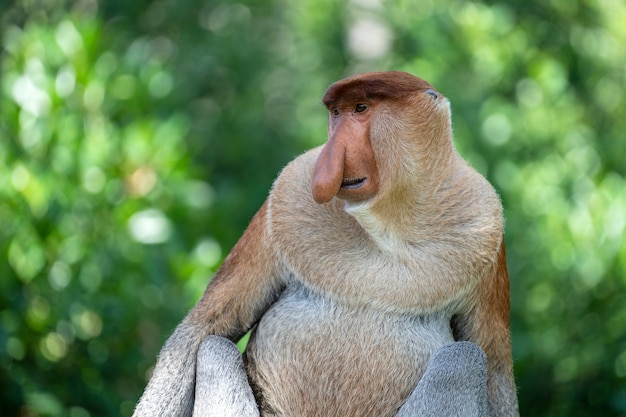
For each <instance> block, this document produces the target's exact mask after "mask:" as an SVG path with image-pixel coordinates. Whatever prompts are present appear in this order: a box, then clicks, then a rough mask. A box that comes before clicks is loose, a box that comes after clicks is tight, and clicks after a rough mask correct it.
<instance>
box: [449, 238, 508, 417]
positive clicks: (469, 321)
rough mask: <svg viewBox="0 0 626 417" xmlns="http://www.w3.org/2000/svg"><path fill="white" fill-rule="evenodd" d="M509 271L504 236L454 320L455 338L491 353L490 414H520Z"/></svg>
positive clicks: (503, 415)
mask: <svg viewBox="0 0 626 417" xmlns="http://www.w3.org/2000/svg"><path fill="white" fill-rule="evenodd" d="M509 310H510V295H509V272H508V269H507V266H506V249H505V244H504V240H502V243H501V245H500V250H499V252H498V257H497V260H496V262H495V263H494V265H492V267H491V268H490V269H489V270H488V271H487V274H486V276H485V278H484V282H482V283H481V284H480V285H477V286H476V287H475V288H474V290H473V292H472V293H471V295H470V297H469V305H468V308H467V309H466V311H465V312H463V313H462V314H460V315H459V316H458V317H457V318H456V319H455V321H454V322H453V328H454V332H455V339H457V340H468V341H470V342H473V343H475V344H477V345H478V346H480V347H481V348H482V350H483V351H484V352H485V354H486V355H487V364H488V367H487V377H488V386H487V392H488V394H489V415H492V416H498V417H517V416H519V411H518V404H517V392H516V390H515V379H514V377H513V359H512V356H511V340H510V332H509V314H510V313H509Z"/></svg>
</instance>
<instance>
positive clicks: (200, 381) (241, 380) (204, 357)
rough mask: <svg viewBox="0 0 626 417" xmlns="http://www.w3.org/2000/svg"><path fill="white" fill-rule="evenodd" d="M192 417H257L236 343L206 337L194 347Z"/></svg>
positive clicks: (254, 403) (219, 338)
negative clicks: (195, 358)
mask: <svg viewBox="0 0 626 417" xmlns="http://www.w3.org/2000/svg"><path fill="white" fill-rule="evenodd" d="M193 417H259V410H258V407H257V405H256V401H255V400H254V395H253V394H252V389H251V388H250V385H249V384H248V377H247V376H246V371H245V369H244V367H243V360H242V359H241V355H240V354H239V350H237V346H235V344H234V343H233V342H231V341H230V340H228V339H225V338H223V337H219V336H208V337H207V338H206V339H205V340H204V342H202V345H201V346H200V350H198V362H197V372H196V393H195V401H194V406H193Z"/></svg>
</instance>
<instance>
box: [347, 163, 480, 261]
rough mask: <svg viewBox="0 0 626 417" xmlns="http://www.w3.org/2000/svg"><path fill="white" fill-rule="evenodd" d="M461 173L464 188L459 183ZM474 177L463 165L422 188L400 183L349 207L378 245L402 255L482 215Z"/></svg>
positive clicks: (461, 227) (349, 212) (460, 228)
mask: <svg viewBox="0 0 626 417" xmlns="http://www.w3.org/2000/svg"><path fill="white" fill-rule="evenodd" d="M459 177H461V179H462V180H463V181H461V184H463V186H464V189H460V188H459V186H458V184H459ZM474 177H475V175H474V174H473V171H471V170H470V171H468V170H466V169H465V168H464V167H463V168H462V169H461V170H458V171H456V172H452V173H450V174H449V175H447V176H446V177H444V178H442V179H441V180H440V181H437V182H435V181H433V182H432V183H430V184H428V183H424V182H422V188H419V189H417V188H416V187H411V188H410V189H406V187H405V188H400V187H397V188H396V189H392V190H387V192H386V193H385V194H383V195H381V196H380V198H375V199H374V200H372V201H368V202H365V203H361V204H358V205H350V204H346V206H345V210H346V212H347V213H348V214H350V215H352V216H353V217H354V218H355V219H356V220H357V221H358V222H359V224H360V225H361V226H362V227H363V229H364V230H365V231H366V232H367V233H368V235H369V236H370V237H371V238H372V239H373V241H374V242H375V243H376V245H377V246H378V247H380V248H381V249H383V250H385V251H387V252H389V253H392V254H396V255H400V254H402V253H405V252H406V250H407V249H408V248H410V247H411V246H412V245H414V244H418V243H420V242H434V241H437V240H439V239H445V238H446V236H447V235H449V234H450V233H454V234H455V235H457V233H458V232H459V230H461V231H462V229H463V225H464V224H467V223H471V222H472V218H473V217H474V216H477V215H481V214H480V213H481V210H477V209H476V208H475V207H473V205H475V201H476V199H475V198H469V197H468V194H472V190H473V189H474V188H475V187H474V185H476V182H475V178H474ZM453 184H454V186H453ZM457 229H458V230H457Z"/></svg>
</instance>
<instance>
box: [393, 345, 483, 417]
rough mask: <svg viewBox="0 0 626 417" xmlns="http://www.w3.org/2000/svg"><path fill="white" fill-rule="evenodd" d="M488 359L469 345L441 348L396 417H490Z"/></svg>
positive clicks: (476, 348)
mask: <svg viewBox="0 0 626 417" xmlns="http://www.w3.org/2000/svg"><path fill="white" fill-rule="evenodd" d="M489 414H490V413H489V412H488V401H487V358H486V357H485V354H484V353H483V351H482V350H481V349H480V348H479V347H478V346H476V345H475V344H473V343H470V342H455V343H451V344H449V345H445V346H443V347H441V348H439V349H438V350H437V351H436V352H435V353H434V354H433V356H432V358H431V360H430V362H429V364H428V368H427V369H426V373H425V374H424V376H423V377H422V379H421V381H420V382H419V384H418V385H417V387H416V388H415V390H414V391H413V394H411V396H410V397H409V399H408V400H407V402H406V403H405V404H404V405H403V406H402V408H401V409H400V412H399V413H398V415H397V417H417V416H420V417H443V416H446V417H483V416H488V415H489Z"/></svg>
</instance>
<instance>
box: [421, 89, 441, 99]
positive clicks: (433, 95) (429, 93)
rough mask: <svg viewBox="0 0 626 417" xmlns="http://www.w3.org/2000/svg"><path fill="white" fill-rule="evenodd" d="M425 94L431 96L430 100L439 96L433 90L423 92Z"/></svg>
mask: <svg viewBox="0 0 626 417" xmlns="http://www.w3.org/2000/svg"><path fill="white" fill-rule="evenodd" d="M424 92H425V93H426V94H428V95H429V96H431V97H432V98H439V95H438V94H437V93H436V92H435V90H431V89H430V88H429V89H428V90H426V91H424Z"/></svg>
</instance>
